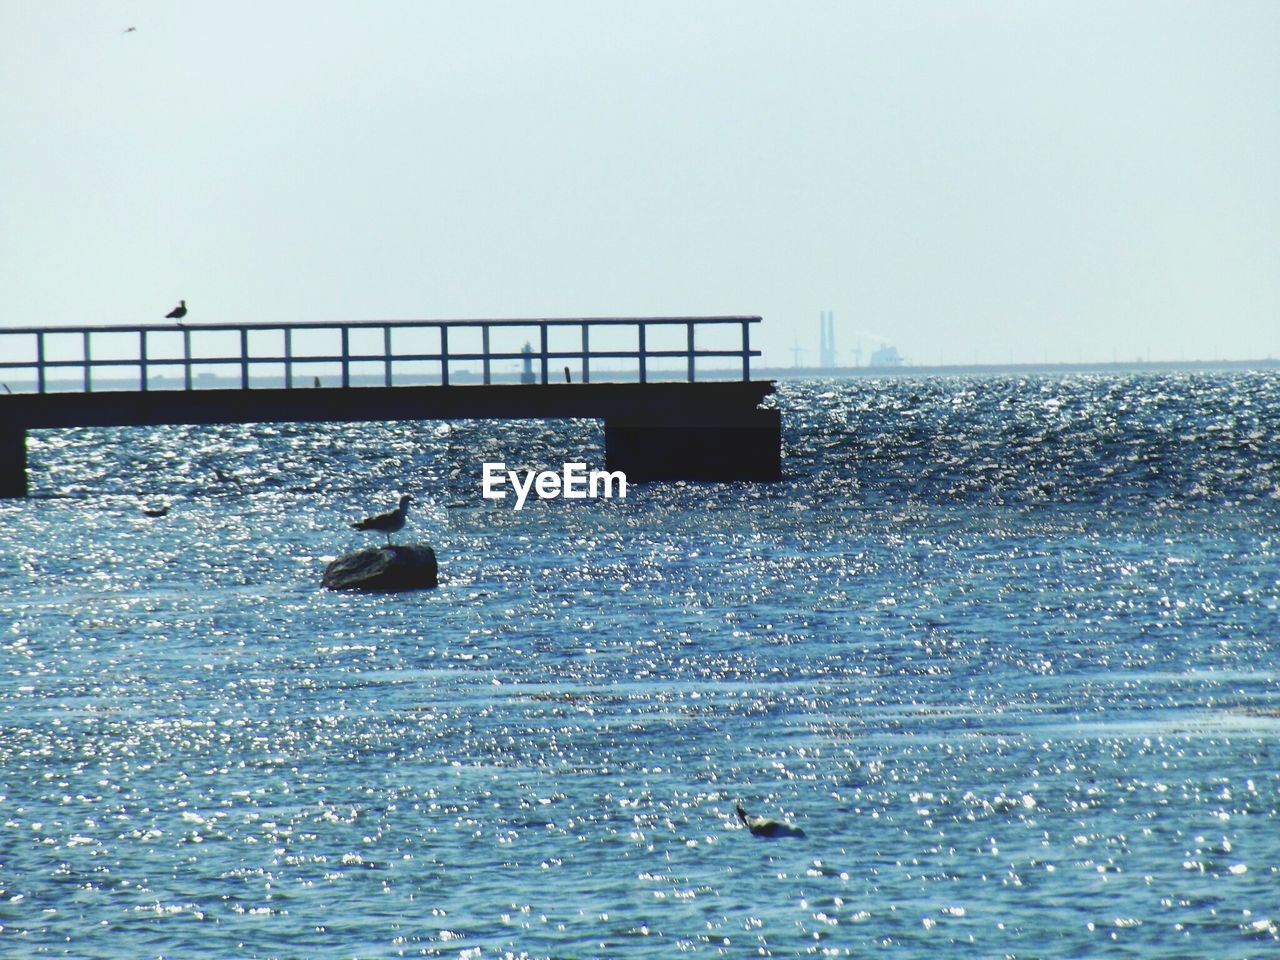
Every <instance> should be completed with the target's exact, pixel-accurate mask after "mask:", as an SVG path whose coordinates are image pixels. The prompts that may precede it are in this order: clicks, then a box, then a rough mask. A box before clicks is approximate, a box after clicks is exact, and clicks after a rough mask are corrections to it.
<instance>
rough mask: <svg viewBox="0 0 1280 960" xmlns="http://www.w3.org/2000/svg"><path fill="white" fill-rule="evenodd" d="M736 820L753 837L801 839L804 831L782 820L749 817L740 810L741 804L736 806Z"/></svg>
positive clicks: (745, 812)
mask: <svg viewBox="0 0 1280 960" xmlns="http://www.w3.org/2000/svg"><path fill="white" fill-rule="evenodd" d="M737 813H738V819H739V820H741V821H742V825H743V826H744V827H746V828H747V829H748V830H750V831H751V835H752V836H753V837H768V838H771V839H772V838H776V837H803V836H804V831H803V830H801V829H800V828H799V827H793V826H792V825H791V824H789V823H786V822H785V821H782V820H770V819H768V818H766V817H751V816H748V815H747V811H745V810H743V809H742V804H738V805H737Z"/></svg>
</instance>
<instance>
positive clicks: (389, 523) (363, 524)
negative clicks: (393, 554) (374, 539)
mask: <svg viewBox="0 0 1280 960" xmlns="http://www.w3.org/2000/svg"><path fill="white" fill-rule="evenodd" d="M411 503H413V497H411V496H409V494H407V493H406V494H405V495H404V496H403V497H401V498H400V506H398V507H396V508H395V509H394V510H391V511H388V512H387V513H379V514H377V515H375V516H372V517H365V518H364V519H363V520H357V521H356V522H355V523H353V524H352V525H351V528H352V529H353V530H377V531H379V532H381V533H385V534H386V535H387V546H391V535H392V534H393V533H395V532H396V531H397V530H400V529H401V528H402V527H404V517H405V514H407V513H408V512H409V504H411Z"/></svg>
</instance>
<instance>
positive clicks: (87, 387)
mask: <svg viewBox="0 0 1280 960" xmlns="http://www.w3.org/2000/svg"><path fill="white" fill-rule="evenodd" d="M82 336H83V337H84V392H85V393H89V392H90V391H92V390H93V375H92V373H91V372H90V357H89V331H88V330H85V331H83V332H82Z"/></svg>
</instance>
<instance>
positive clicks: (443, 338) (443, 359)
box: [440, 323, 449, 387]
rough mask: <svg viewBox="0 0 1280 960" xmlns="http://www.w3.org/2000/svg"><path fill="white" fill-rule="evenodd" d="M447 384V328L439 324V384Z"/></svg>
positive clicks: (443, 385)
mask: <svg viewBox="0 0 1280 960" xmlns="http://www.w3.org/2000/svg"><path fill="white" fill-rule="evenodd" d="M448 385H449V328H448V327H447V326H445V325H444V324H443V323H442V324H440V386H442V387H447V386H448Z"/></svg>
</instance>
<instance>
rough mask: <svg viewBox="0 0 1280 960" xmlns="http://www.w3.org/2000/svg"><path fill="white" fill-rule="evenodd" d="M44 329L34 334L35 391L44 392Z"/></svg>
mask: <svg viewBox="0 0 1280 960" xmlns="http://www.w3.org/2000/svg"><path fill="white" fill-rule="evenodd" d="M44 387H45V384H44V331H43V330H42V331H40V332H39V333H37V334H36V392H37V393H44Z"/></svg>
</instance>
